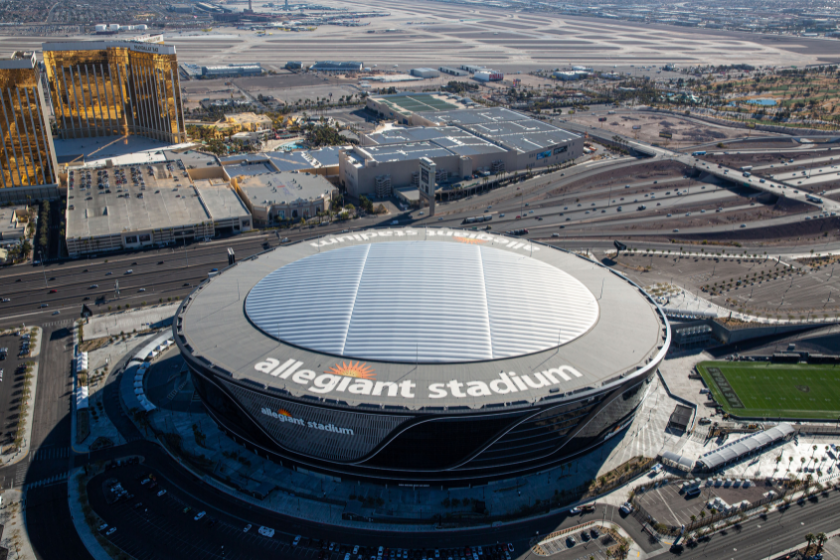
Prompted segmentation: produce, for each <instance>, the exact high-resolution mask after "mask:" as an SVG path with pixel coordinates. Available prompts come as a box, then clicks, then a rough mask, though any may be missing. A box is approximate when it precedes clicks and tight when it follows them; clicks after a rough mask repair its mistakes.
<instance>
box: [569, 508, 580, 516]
mask: <svg viewBox="0 0 840 560" xmlns="http://www.w3.org/2000/svg"><path fill="white" fill-rule="evenodd" d="M581 511H582V510H581V509H580V508H579V507H573V508H572V509H570V510H569V513H571V514H572V515H577V514H579V513H580V512H581Z"/></svg>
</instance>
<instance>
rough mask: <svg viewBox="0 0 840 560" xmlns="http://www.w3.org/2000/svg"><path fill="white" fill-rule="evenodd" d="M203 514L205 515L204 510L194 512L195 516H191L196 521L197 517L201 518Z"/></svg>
mask: <svg viewBox="0 0 840 560" xmlns="http://www.w3.org/2000/svg"><path fill="white" fill-rule="evenodd" d="M205 515H207V512H206V511H199V512H198V513H196V514H195V517H193V521H198V520H199V519H201V518H202V517H204V516H205Z"/></svg>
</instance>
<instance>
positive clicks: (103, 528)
mask: <svg viewBox="0 0 840 560" xmlns="http://www.w3.org/2000/svg"><path fill="white" fill-rule="evenodd" d="M107 528H108V524H107V523H103V524H102V525H100V526H99V527H97V529H96V530H97V531H99V532H100V533H101V532H102V531H104V530H105V529H107Z"/></svg>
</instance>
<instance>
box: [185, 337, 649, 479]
mask: <svg viewBox="0 0 840 560" xmlns="http://www.w3.org/2000/svg"><path fill="white" fill-rule="evenodd" d="M176 341H178V337H177V336H176ZM178 344H179V346H180V345H181V342H180V341H178ZM181 350H182V355H183V356H184V358H185V359H186V360H187V364H188V366H189V369H190V371H191V374H192V379H193V383H194V385H195V388H196V391H197V393H198V395H199V397H200V398H201V400H202V401H203V402H204V404H205V405H206V407H207V409H208V411H209V413H210V414H211V416H212V417H213V418H214V419H215V420H216V422H217V423H218V424H219V426H221V428H222V429H223V430H225V431H226V432H227V433H228V434H229V435H231V436H232V437H233V438H234V439H236V440H237V441H239V442H240V443H242V444H243V445H245V446H246V447H247V448H249V449H250V450H252V451H255V452H256V453H258V454H260V455H263V456H267V457H269V458H271V459H272V460H274V461H276V462H279V463H281V464H283V465H285V466H289V467H298V466H300V467H303V468H306V469H310V470H316V471H320V472H324V473H328V474H331V475H334V476H339V477H343V478H359V479H368V480H371V481H378V482H397V483H411V484H444V485H446V484H456V485H463V484H464V483H481V482H485V481H489V480H493V479H502V478H510V477H512V476H517V475H520V474H524V473H528V472H534V471H539V470H544V469H546V468H550V467H552V466H556V465H558V464H560V463H563V462H565V461H568V460H569V459H570V458H572V457H574V456H575V455H578V454H580V453H582V452H584V451H587V450H589V449H592V448H593V447H595V446H597V445H598V444H600V443H602V442H604V441H606V440H607V439H609V438H610V437H612V436H613V435H615V434H616V433H617V432H619V431H620V430H621V429H622V428H624V427H626V426H627V425H628V424H629V422H630V421H631V420H632V418H633V416H634V414H635V412H636V410H637V408H638V406H639V404H640V403H641V401H642V399H643V397H644V395H645V393H646V390H647V387H648V385H649V383H650V382H651V380H652V377H653V374H654V372H655V370H656V366H657V365H658V364H649V366H651V367H648V368H646V371H645V372H644V373H642V374H640V375H638V376H636V377H633V378H631V379H629V380H628V381H626V382H625V383H623V384H622V385H620V386H618V387H617V388H612V389H609V390H605V391H602V392H599V393H595V394H591V393H590V394H587V395H584V396H582V397H578V398H569V399H567V400H562V401H555V402H551V403H545V404H540V405H535V406H523V407H515V406H508V407H499V410H497V411H495V412H485V411H482V412H480V413H479V412H475V411H471V410H468V409H465V410H461V411H459V410H457V409H455V410H453V409H450V410H449V411H442V412H441V413H440V414H435V413H428V412H421V413H419V414H404V413H396V412H393V413H391V412H389V411H388V409H387V407H385V408H384V409H381V408H379V407H375V408H374V407H370V408H367V407H353V408H351V407H343V406H340V405H336V406H330V405H327V404H325V403H321V402H317V401H313V402H309V403H307V402H305V401H304V400H301V399H287V398H282V397H278V396H276V395H275V394H272V392H271V390H264V389H262V388H258V387H256V386H254V385H251V384H249V383H248V382H247V381H237V380H234V379H232V378H231V377H228V376H227V375H217V374H216V373H214V372H213V371H212V368H211V367H210V366H209V364H206V363H203V362H202V361H201V358H196V357H195V356H193V355H192V353H191V352H189V351H184V349H183V348H182V349H181ZM278 410H282V411H283V412H285V413H288V415H289V417H290V418H296V417H307V418H314V419H316V420H317V422H319V423H321V424H322V425H323V426H324V427H325V429H327V430H330V428H329V427H330V426H332V427H338V426H340V427H341V428H336V429H344V430H348V431H350V432H352V437H347V438H342V440H343V441H345V442H346V443H344V444H339V445H332V446H325V445H324V440H325V438H322V437H318V436H319V434H318V432H317V430H312V431H311V432H312V434H313V435H312V437H311V438H295V439H294V440H284V439H283V433H284V432H283V431H281V430H277V429H275V427H276V426H277V423H276V421H275V422H268V421H266V420H267V417H266V414H269V415H271V414H273V411H278ZM273 418H274V419H275V420H276V419H277V415H276V414H273ZM333 440H334V438H333Z"/></svg>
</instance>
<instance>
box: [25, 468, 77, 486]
mask: <svg viewBox="0 0 840 560" xmlns="http://www.w3.org/2000/svg"><path fill="white" fill-rule="evenodd" d="M69 474H70V473H69V471H65V472H63V473H61V474H56V475H53V476H51V477H49V478H44V479H42V480H36V481H35V482H30V483H29V484H24V485H23V489H24V490H29V489H31V488H39V487H41V486H50V485H51V484H55V483H57V482H64V481H65V480H67V476H68V475H69Z"/></svg>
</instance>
